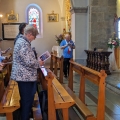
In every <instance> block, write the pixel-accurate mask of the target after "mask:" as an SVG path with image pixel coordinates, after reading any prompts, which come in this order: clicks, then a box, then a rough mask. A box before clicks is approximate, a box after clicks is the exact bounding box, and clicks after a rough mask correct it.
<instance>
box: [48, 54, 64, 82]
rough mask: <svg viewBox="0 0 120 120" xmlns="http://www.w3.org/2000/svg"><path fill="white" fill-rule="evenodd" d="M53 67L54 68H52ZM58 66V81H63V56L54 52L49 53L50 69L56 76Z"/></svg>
mask: <svg viewBox="0 0 120 120" xmlns="http://www.w3.org/2000/svg"><path fill="white" fill-rule="evenodd" d="M53 68H54V70H53ZM58 68H59V69H60V73H59V77H58V79H59V81H60V83H63V56H62V57H57V55H55V54H51V61H50V70H51V71H52V72H53V71H54V74H55V75H56V76H58V73H57V72H58Z"/></svg>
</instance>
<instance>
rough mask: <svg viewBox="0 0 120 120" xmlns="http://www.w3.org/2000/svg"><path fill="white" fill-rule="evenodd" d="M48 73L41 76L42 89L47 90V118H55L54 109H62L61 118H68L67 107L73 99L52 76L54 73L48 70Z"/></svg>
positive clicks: (72, 102) (65, 119)
mask: <svg viewBox="0 0 120 120" xmlns="http://www.w3.org/2000/svg"><path fill="white" fill-rule="evenodd" d="M48 71H49V72H48V75H47V76H46V77H45V76H44V75H43V73H42V72H41V73H40V74H42V75H41V76H42V77H41V84H42V87H43V89H47V90H48V120H56V109H62V112H63V119H64V120H68V119H69V118H68V117H69V115H68V108H69V107H71V106H72V105H74V100H73V99H72V97H71V96H70V95H69V94H68V93H67V91H66V90H65V89H64V88H63V86H62V85H61V84H60V83H59V81H58V80H57V79H56V78H55V77H54V74H53V73H52V72H50V70H48Z"/></svg>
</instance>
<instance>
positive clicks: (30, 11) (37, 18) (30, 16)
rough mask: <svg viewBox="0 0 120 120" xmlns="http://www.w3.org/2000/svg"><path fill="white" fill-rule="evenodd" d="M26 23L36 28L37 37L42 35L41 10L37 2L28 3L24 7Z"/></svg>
mask: <svg viewBox="0 0 120 120" xmlns="http://www.w3.org/2000/svg"><path fill="white" fill-rule="evenodd" d="M26 16H27V19H26V20H27V23H28V24H31V25H33V26H34V27H36V28H37V29H38V32H39V35H38V37H42V34H43V26H42V25H43V23H42V10H41V8H40V7H39V6H38V5H37V4H30V5H28V6H27V9H26Z"/></svg>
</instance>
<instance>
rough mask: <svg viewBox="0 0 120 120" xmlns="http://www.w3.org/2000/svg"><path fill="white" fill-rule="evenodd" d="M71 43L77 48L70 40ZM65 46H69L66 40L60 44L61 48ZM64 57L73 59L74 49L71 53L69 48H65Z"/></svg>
mask: <svg viewBox="0 0 120 120" xmlns="http://www.w3.org/2000/svg"><path fill="white" fill-rule="evenodd" d="M69 43H71V44H72V46H75V44H74V42H73V41H72V40H70V41H69ZM64 45H67V43H66V40H62V42H61V43H60V46H64ZM63 57H64V58H72V57H73V49H71V51H69V46H67V47H65V48H64V49H63Z"/></svg>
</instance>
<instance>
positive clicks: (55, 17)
mask: <svg viewBox="0 0 120 120" xmlns="http://www.w3.org/2000/svg"><path fill="white" fill-rule="evenodd" d="M58 19H59V15H58V14H56V13H54V11H53V12H52V13H51V14H47V20H48V22H58Z"/></svg>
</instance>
